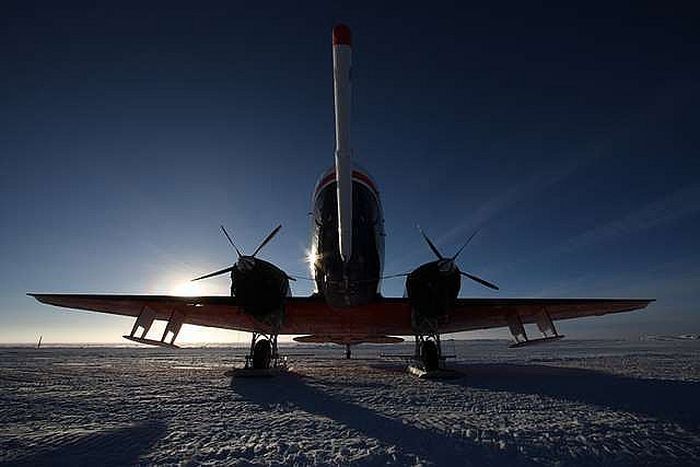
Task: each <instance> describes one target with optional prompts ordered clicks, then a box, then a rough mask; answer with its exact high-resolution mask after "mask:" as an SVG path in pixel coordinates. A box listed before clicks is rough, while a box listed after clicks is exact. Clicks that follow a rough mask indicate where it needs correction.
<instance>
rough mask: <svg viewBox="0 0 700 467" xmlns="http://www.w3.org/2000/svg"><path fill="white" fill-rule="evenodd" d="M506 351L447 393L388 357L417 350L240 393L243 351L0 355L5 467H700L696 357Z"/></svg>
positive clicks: (0, 456)
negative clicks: (233, 371) (235, 373)
mask: <svg viewBox="0 0 700 467" xmlns="http://www.w3.org/2000/svg"><path fill="white" fill-rule="evenodd" d="M507 344H508V343H507V342H505V341H455V342H446V344H445V353H447V354H455V355H456V356H457V358H456V360H453V361H452V362H451V364H450V366H451V367H452V368H457V369H459V370H460V371H462V372H463V374H464V376H463V377H461V378H459V379H455V380H442V381H426V380H419V379H416V378H415V377H412V376H409V375H407V374H406V373H405V372H404V368H405V364H404V363H403V361H402V360H401V358H399V357H391V358H390V357H385V358H378V355H379V354H380V353H384V354H393V355H396V354H410V353H411V351H412V346H411V345H399V346H370V345H367V346H360V347H358V348H356V350H355V355H356V356H357V357H358V358H357V359H355V360H351V361H346V360H344V359H342V355H343V349H342V348H341V347H336V346H300V345H295V346H293V345H289V346H288V347H284V348H283V353H286V354H287V355H289V358H290V362H291V366H292V370H291V371H290V372H288V373H286V374H283V375H280V376H277V377H274V378H269V379H238V378H236V379H234V380H231V378H227V377H225V376H224V372H225V371H226V370H227V369H230V368H231V367H232V366H234V365H241V363H242V355H243V353H244V351H243V350H242V349H240V348H239V349H231V348H206V349H181V350H179V351H173V350H167V349H145V348H84V349H79V348H73V349H67V348H42V349H41V350H35V349H30V348H0V464H25V465H30V464H31V465H37V464H71V465H74V464H83V465H84V464H103V465H105V464H106V465H124V464H134V463H136V464H188V463H195V464H210V465H213V464H215V465H220V464H241V465H248V464H343V465H345V464H362V465H365V464H372V465H384V464H401V465H419V464H423V465H430V464H438V465H489V464H492V465H533V464H535V465H537V464H542V465H591V464H602V465H609V464H615V465H620V464H622V465H640V464H647V465H648V464H665V465H697V463H698V460H699V459H700V342H696V341H689V342H687V341H678V342H651V341H650V342H624V341H573V340H572V341H568V342H567V341H566V339H565V340H563V341H561V342H559V343H555V344H549V345H543V346H539V347H531V348H524V349H508V348H507ZM313 354H316V355H317V356H316V357H313V356H312V355H313Z"/></svg>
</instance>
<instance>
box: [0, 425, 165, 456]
mask: <svg viewBox="0 0 700 467" xmlns="http://www.w3.org/2000/svg"><path fill="white" fill-rule="evenodd" d="M166 431H167V424H166V423H165V422H164V421H161V420H149V421H146V422H141V423H136V424H134V425H132V426H127V427H124V428H117V429H114V430H109V431H103V432H98V433H90V434H86V435H82V436H79V437H78V436H76V437H75V438H74V439H71V440H69V441H68V440H63V442H62V444H61V445H60V446H56V447H51V448H48V449H44V450H41V451H40V452H38V453H36V454H34V455H30V456H28V457H23V458H20V459H17V460H13V461H12V462H10V463H9V464H7V465H17V466H19V465H66V466H68V465H71V466H72V465H104V466H122V465H134V464H138V463H139V457H140V456H141V455H142V454H143V453H145V452H147V451H148V450H149V449H150V448H151V447H152V446H153V445H155V444H156V443H157V442H158V440H160V439H161V438H162V437H163V436H164V435H165V433H166ZM0 465H4V463H0Z"/></svg>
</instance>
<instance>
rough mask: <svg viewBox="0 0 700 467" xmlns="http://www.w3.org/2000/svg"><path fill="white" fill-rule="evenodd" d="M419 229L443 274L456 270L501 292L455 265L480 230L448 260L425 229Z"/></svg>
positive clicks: (495, 286)
mask: <svg viewBox="0 0 700 467" xmlns="http://www.w3.org/2000/svg"><path fill="white" fill-rule="evenodd" d="M417 227H418V231H419V232H420V233H421V235H422V236H423V239H425V242H426V243H427V244H428V246H429V247H430V249H431V250H432V252H433V253H434V254H435V256H436V257H437V259H438V268H439V269H440V271H441V272H445V273H449V272H452V271H455V270H456V271H457V272H459V274H460V275H462V276H464V277H467V278H469V279H471V280H473V281H474V282H478V283H479V284H481V285H483V286H485V287H488V288H490V289H493V290H499V288H498V286H497V285H495V284H492V283H491V282H489V281H487V280H484V279H482V278H480V277H478V276H475V275H473V274H469V273H466V272H464V271H460V270H459V268H458V267H457V265H456V264H455V260H456V259H457V258H458V257H459V255H460V254H461V253H462V251H464V249H465V248H466V246H467V245H469V242H471V241H472V239H473V238H474V236H475V235H476V234H477V233H478V232H479V231H478V230H476V231H474V233H472V234H471V235H470V236H469V238H467V240H466V241H465V242H464V243H463V244H462V246H461V247H460V248H459V250H457V253H455V254H454V256H452V257H447V258H446V257H444V256H443V255H442V253H440V250H438V249H437V247H436V246H435V244H434V243H433V242H432V240H430V237H428V236H427V235H426V234H425V232H423V229H421V228H420V226H417Z"/></svg>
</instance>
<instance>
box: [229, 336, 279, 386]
mask: <svg viewBox="0 0 700 467" xmlns="http://www.w3.org/2000/svg"><path fill="white" fill-rule="evenodd" d="M285 368H286V361H285V360H283V359H282V358H280V356H279V353H278V351H277V334H264V333H260V332H254V333H253V338H252V340H251V342H250V352H249V353H248V355H246V356H245V367H243V368H237V369H233V370H231V371H228V372H226V375H227V376H237V377H256V376H275V375H277V374H279V373H280V371H282V370H284V369H285Z"/></svg>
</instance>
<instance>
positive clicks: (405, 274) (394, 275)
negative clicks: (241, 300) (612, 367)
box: [381, 272, 411, 279]
mask: <svg viewBox="0 0 700 467" xmlns="http://www.w3.org/2000/svg"><path fill="white" fill-rule="evenodd" d="M409 274H411V273H410V272H402V273H401V274H390V275H388V276H382V277H381V279H395V278H397V277H406V276H408V275H409Z"/></svg>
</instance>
